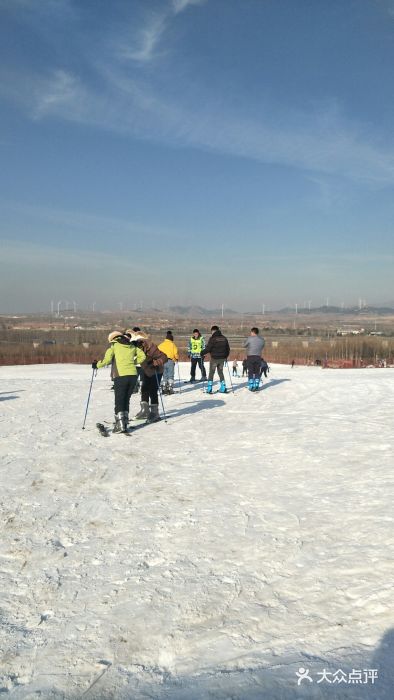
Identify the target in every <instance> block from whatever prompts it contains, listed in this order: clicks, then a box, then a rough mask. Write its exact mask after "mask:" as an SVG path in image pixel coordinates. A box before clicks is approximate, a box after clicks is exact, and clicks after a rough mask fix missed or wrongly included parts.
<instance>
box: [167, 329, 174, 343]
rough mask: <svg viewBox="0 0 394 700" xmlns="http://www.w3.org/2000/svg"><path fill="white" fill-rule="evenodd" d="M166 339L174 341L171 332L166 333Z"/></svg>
mask: <svg viewBox="0 0 394 700" xmlns="http://www.w3.org/2000/svg"><path fill="white" fill-rule="evenodd" d="M166 338H167V340H172V341H173V340H174V336H173V335H172V331H167V333H166Z"/></svg>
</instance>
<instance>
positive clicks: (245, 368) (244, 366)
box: [242, 358, 248, 377]
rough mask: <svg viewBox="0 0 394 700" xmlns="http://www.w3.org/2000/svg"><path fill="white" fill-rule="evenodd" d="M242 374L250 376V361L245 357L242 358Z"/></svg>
mask: <svg viewBox="0 0 394 700" xmlns="http://www.w3.org/2000/svg"><path fill="white" fill-rule="evenodd" d="M242 376H243V377H247V376H248V361H247V359H246V358H245V359H244V360H242Z"/></svg>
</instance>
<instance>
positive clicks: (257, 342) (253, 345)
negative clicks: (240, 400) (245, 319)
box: [244, 326, 265, 391]
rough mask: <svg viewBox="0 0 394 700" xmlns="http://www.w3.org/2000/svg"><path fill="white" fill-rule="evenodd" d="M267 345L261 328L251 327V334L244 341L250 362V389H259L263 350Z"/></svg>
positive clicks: (248, 361)
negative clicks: (260, 334)
mask: <svg viewBox="0 0 394 700" xmlns="http://www.w3.org/2000/svg"><path fill="white" fill-rule="evenodd" d="M264 345H265V340H264V338H260V336H259V329H258V328H256V326H253V328H251V329H250V336H249V338H248V339H247V340H246V341H245V343H244V348H246V355H247V363H248V388H249V390H250V391H258V388H259V386H260V376H261V352H262V350H263V347H264Z"/></svg>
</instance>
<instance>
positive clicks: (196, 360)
mask: <svg viewBox="0 0 394 700" xmlns="http://www.w3.org/2000/svg"><path fill="white" fill-rule="evenodd" d="M204 348H205V340H204V337H203V336H202V335H201V333H200V331H199V330H198V328H195V329H194V331H193V335H192V336H191V338H190V340H189V346H188V351H187V354H188V355H189V357H190V360H191V367H190V382H191V383H192V384H193V383H194V382H195V381H196V367H197V365H198V366H199V368H200V370H201V379H202V380H203V381H204V380H205V379H206V378H207V373H206V371H205V367H204V360H203V355H202V351H203V350H204Z"/></svg>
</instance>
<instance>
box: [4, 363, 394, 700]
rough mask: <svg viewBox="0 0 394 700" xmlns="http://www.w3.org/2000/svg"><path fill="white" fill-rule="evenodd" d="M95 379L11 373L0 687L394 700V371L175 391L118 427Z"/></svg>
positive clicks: (78, 370) (295, 376)
mask: <svg viewBox="0 0 394 700" xmlns="http://www.w3.org/2000/svg"><path fill="white" fill-rule="evenodd" d="M188 369H189V368H188V365H187V364H186V363H185V364H183V365H181V375H182V379H186V378H188ZM91 379H92V370H91V369H90V367H89V366H74V365H47V366H44V365H40V366H22V367H19V366H18V367H3V368H0V402H1V403H0V406H1V409H2V411H1V425H0V429H1V438H2V439H1V447H0V450H1V452H0V456H1V495H0V501H1V504H0V505H1V526H2V534H1V542H0V620H1V632H0V644H1V663H0V679H1V682H0V692H1V693H2V694H3V696H4V697H8V696H9V697H11V698H17V699H18V700H19V699H20V698H24V699H26V700H30V699H33V698H42V699H47V698H49V699H55V698H56V699H58V698H59V699H60V698H66V699H68V698H72V699H74V698H82V697H83V698H87V699H89V700H90V699H93V698H95V699H96V700H97V699H99V698H100V699H104V698H105V699H110V698H113V699H118V698H119V699H120V700H125V699H126V698H127V699H130V700H140V699H142V698H158V699H163V698H171V699H175V700H180V699H181V698H182V699H183V698H192V699H193V698H212V699H219V698H221V699H222V698H223V699H224V698H232V699H238V698H240V699H242V700H243V699H245V700H254V699H256V700H257V699H259V700H261V699H263V698H264V699H265V698H267V699H268V700H277V699H278V700H290V699H292V698H341V699H342V698H354V699H357V700H364V698H365V699H366V698H368V699H369V698H379V700H381V699H382V698H385V699H386V698H387V700H389V699H392V698H393V697H394V675H393V663H394V632H393V628H394V600H393V581H394V550H393V544H394V532H393V523H394V510H393V481H394V476H393V474H394V470H393V466H394V464H393V462H394V457H393V455H394V434H393V415H394V391H393V386H394V370H392V369H363V370H349V371H344V370H330V369H321V368H318V367H297V366H296V367H294V368H293V369H292V368H290V367H287V366H279V365H273V366H272V367H271V372H270V374H269V375H268V378H267V379H266V380H265V381H264V388H263V390H261V391H260V392H258V393H255V394H254V393H250V392H249V391H248V390H247V388H246V380H245V379H242V378H233V383H234V391H233V392H232V391H230V392H229V393H228V394H225V395H222V394H220V393H216V394H213V395H212V396H209V395H207V394H205V393H204V392H203V391H202V385H201V384H200V383H197V384H194V385H191V384H184V383H183V381H182V383H180V382H177V390H178V393H176V394H175V395H173V396H170V397H164V403H165V409H166V412H167V415H168V421H167V422H164V420H162V421H161V422H160V423H157V424H153V425H149V426H144V427H142V428H141V429H138V430H136V431H135V433H134V434H132V435H131V436H130V437H128V436H125V435H121V434H120V435H111V436H110V437H109V438H104V437H101V436H100V435H99V433H98V431H97V429H96V427H95V424H96V422H97V421H103V422H104V421H108V422H109V423H111V422H112V418H113V392H112V391H111V390H110V386H111V382H110V379H109V373H108V371H107V370H100V371H99V373H98V375H97V377H96V378H95V379H94V381H93V384H92V392H91V398H90V404H89V410H88V413H87V419H86V428H85V430H82V425H83V420H84V415H85V408H86V403H87V398H88V394H89V388H90V384H91ZM227 379H228V381H227V384H228V386H230V382H229V376H228V373H227ZM179 389H180V390H181V391H179ZM138 403H139V397H138V396H136V395H134V396H133V398H132V409H131V414H132V415H133V414H135V413H136V412H137V409H138V407H139V406H138ZM301 669H302V670H301ZM307 676H308V677H307Z"/></svg>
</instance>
